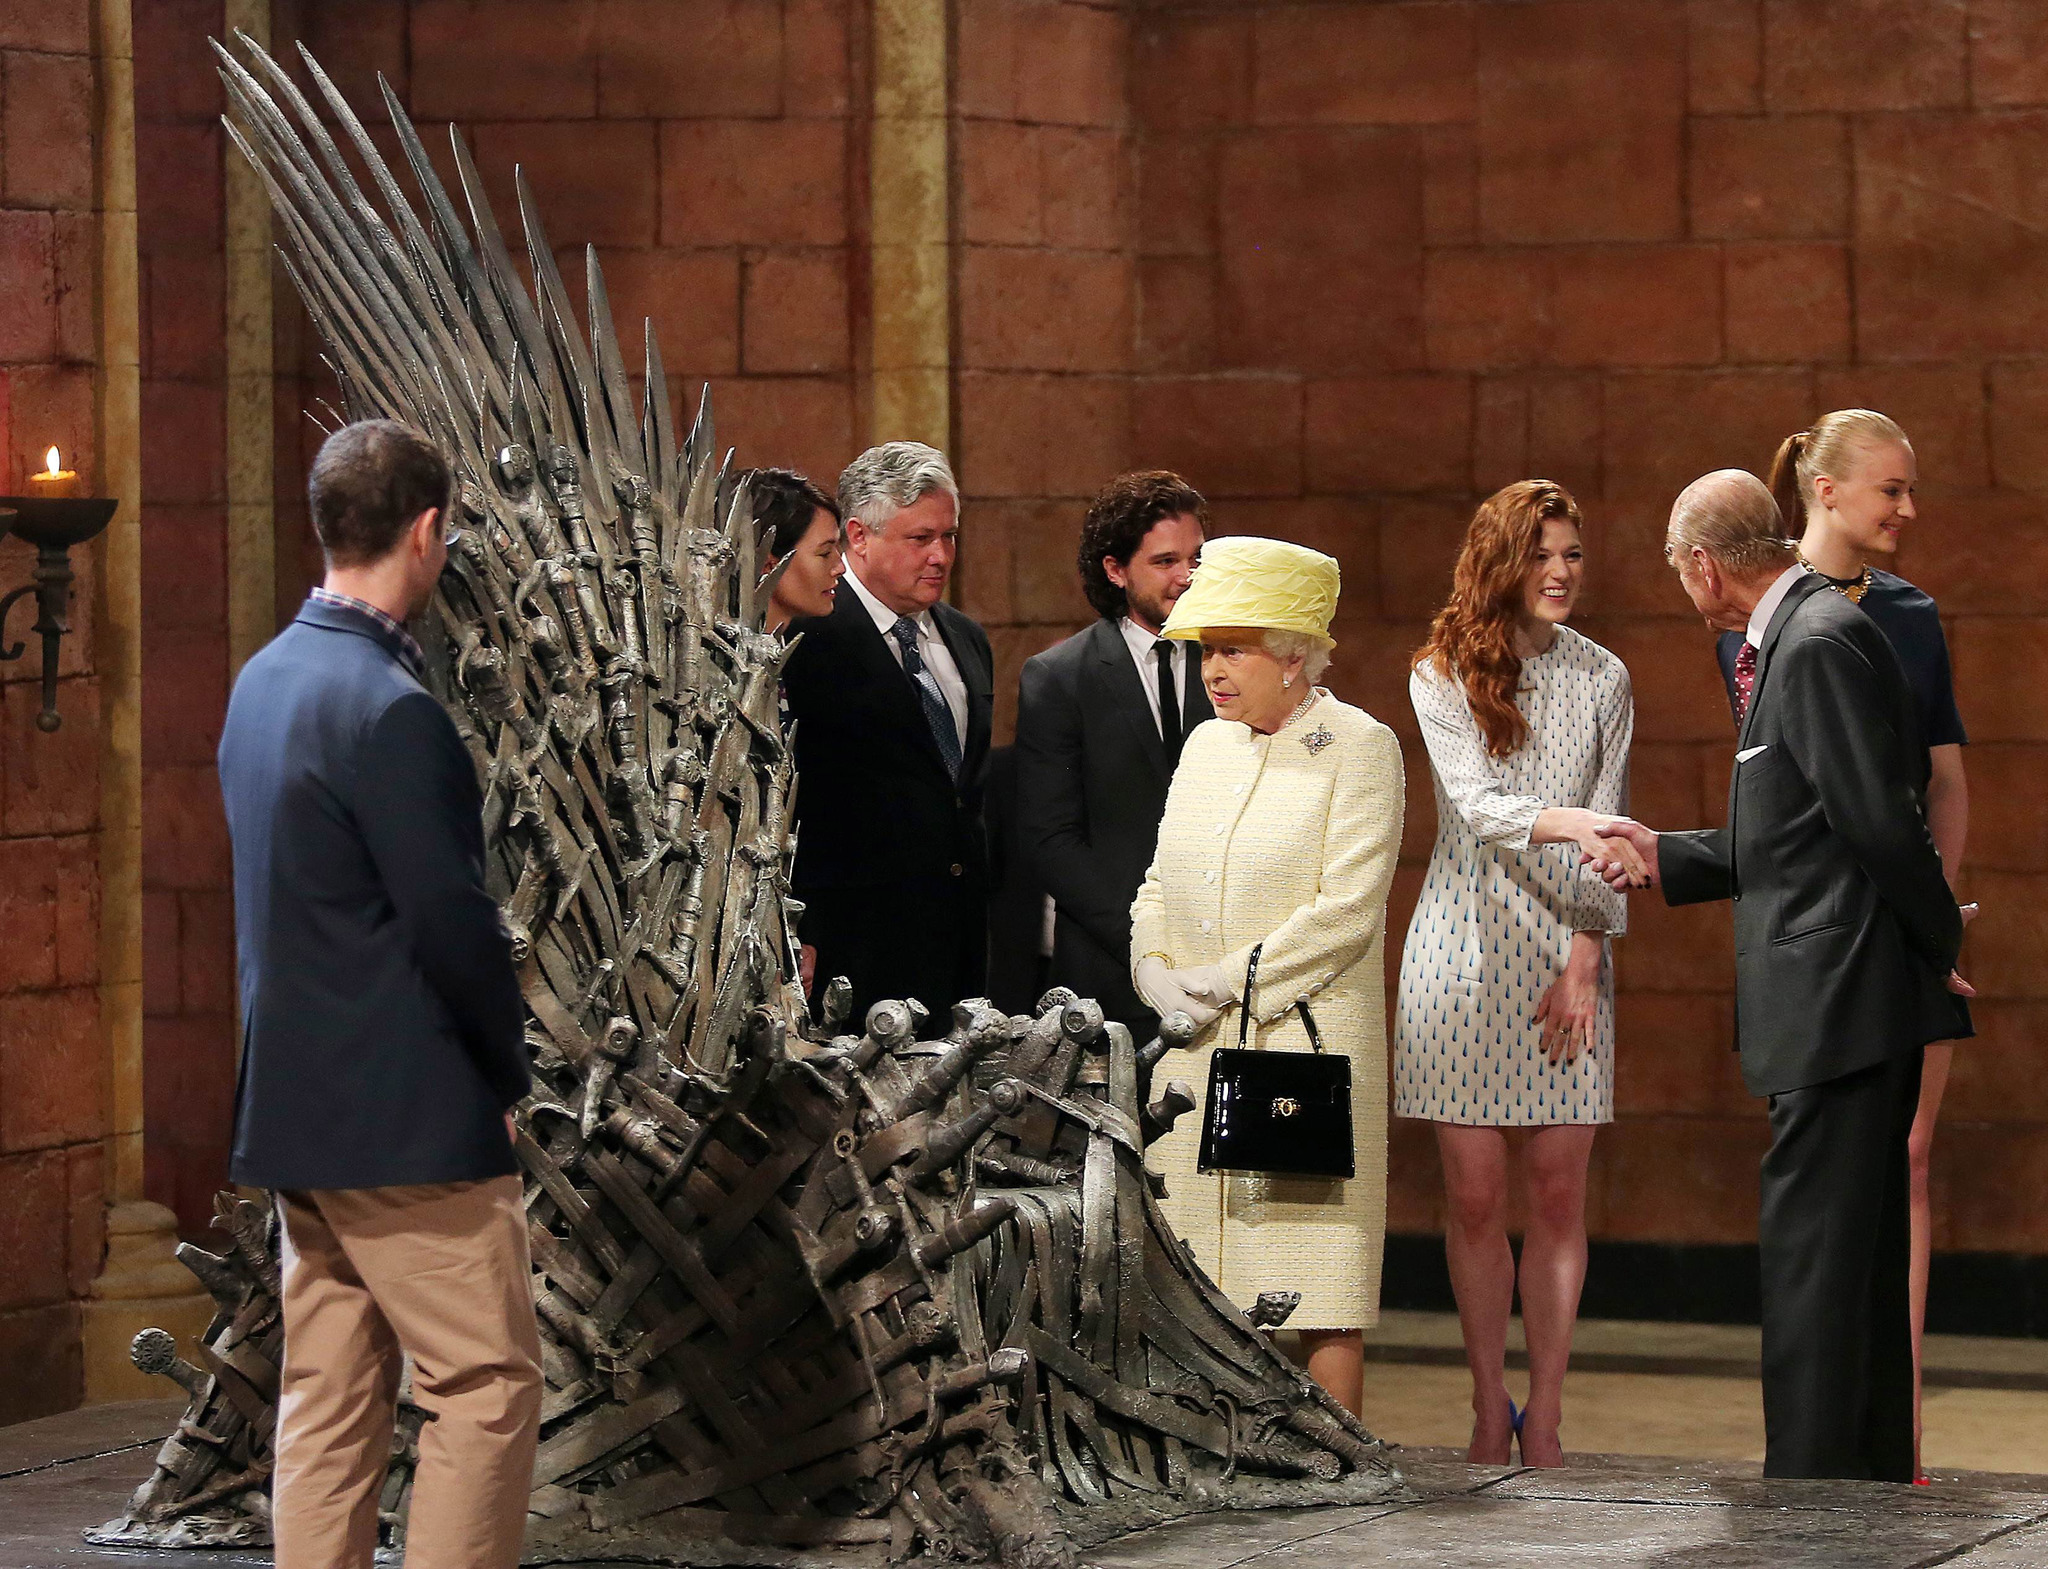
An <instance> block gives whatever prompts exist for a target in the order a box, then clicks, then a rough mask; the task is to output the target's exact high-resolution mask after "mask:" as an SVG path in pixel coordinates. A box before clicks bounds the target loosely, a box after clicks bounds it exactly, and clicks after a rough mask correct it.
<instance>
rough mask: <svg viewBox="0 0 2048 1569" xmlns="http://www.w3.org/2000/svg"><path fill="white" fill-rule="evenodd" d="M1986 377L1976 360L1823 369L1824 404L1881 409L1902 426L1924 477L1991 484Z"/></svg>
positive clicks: (1818, 386) (1819, 380) (1819, 381)
mask: <svg viewBox="0 0 2048 1569" xmlns="http://www.w3.org/2000/svg"><path fill="white" fill-rule="evenodd" d="M1984 386H1985V376H1984V372H1983V370H1982V369H1981V368H1980V367H1978V366H1975V365H1927V366H1921V365H1870V366H1857V367H1855V368H1854V369H1841V370H1822V371H1821V372H1819V374H1818V375H1817V376H1816V377H1815V390H1816V391H1817V393H1818V394H1819V403H1820V406H1821V407H1822V408H1824V409H1856V408H1862V409H1880V410H1882V411H1883V412H1884V413H1886V414H1889V415H1890V416H1891V417H1892V418H1893V419H1895V420H1897V421H1898V422H1899V424H1900V425H1901V426H1903V427H1904V429H1905V432H1906V437H1907V439H1908V440H1909V441H1911V442H1912V443H1913V455H1914V456H1915V457H1916V458H1917V459H1918V460H1919V465H1920V475H1921V478H1922V479H1923V481H1927V482H1931V483H1932V484H1934V485H1937V486H1944V487H1946V486H1958V487H1960V486H1970V485H1987V484H1989V483H1990V481H1991V461H1990V456H1989V453H1988V450H1987V444H1986V440H1985V425H1986V419H1985V396H1984Z"/></svg>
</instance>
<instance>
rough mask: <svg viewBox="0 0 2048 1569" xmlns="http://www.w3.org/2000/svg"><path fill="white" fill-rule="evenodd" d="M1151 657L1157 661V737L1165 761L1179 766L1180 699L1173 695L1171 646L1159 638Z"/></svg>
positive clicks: (1153, 647)
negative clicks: (1161, 744) (1163, 747)
mask: <svg viewBox="0 0 2048 1569" xmlns="http://www.w3.org/2000/svg"><path fill="white" fill-rule="evenodd" d="M1152 657H1153V658H1155V659H1157V660H1158V661H1159V735H1160V739H1161V740H1163V741H1165V742H1166V760H1167V762H1169V763H1171V764H1173V765H1174V766H1176V767H1178V766H1179V764H1180V743H1181V729H1182V726H1181V717H1180V699H1178V698H1177V697H1175V696H1174V695H1173V645H1172V644H1171V643H1169V642H1167V641H1166V639H1165V638H1163V637H1162V638H1161V639H1160V640H1159V641H1158V642H1156V643H1154V644H1153V645H1152Z"/></svg>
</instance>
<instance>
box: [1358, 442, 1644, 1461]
mask: <svg viewBox="0 0 2048 1569" xmlns="http://www.w3.org/2000/svg"><path fill="white" fill-rule="evenodd" d="M1584 574H1585V553H1584V549H1583V547H1582V545H1581V543H1580V538H1579V509H1578V506H1577V504H1576V503H1575V502H1573V500H1572V498H1571V497H1570V496H1569V495H1568V494H1567V493H1566V492H1565V490H1564V488H1563V487H1562V486H1560V485H1556V484H1553V483H1551V482H1550V481H1549V480H1522V481H1519V482H1518V483H1516V484H1513V485H1510V486H1508V487H1507V488H1506V489H1505V490H1502V491H1500V492H1499V493H1497V494H1496V495H1493V496H1491V497H1489V498H1488V499H1487V500H1486V501H1485V502H1483V503H1481V505H1480V507H1479V511H1478V513H1477V515H1476V516H1474V518H1473V519H1472V523H1471V527H1470V528H1469V529H1468V530H1467V532H1466V535H1465V545H1464V548H1463V550H1462V551H1461V552H1460V553H1459V556H1458V564H1457V567H1456V570H1455V572H1454V573H1453V576H1452V580H1451V581H1452V586H1451V598H1450V601H1449V603H1448V604H1446V605H1445V606H1444V608H1443V609H1442V610H1441V611H1439V612H1438V613H1437V617H1436V620H1435V622H1434V624H1433V625H1432V626H1431V627H1430V633H1429V640H1428V642H1426V643H1425V644H1424V645H1423V646H1422V649H1421V651H1420V652H1419V653H1418V654H1417V655H1416V657H1415V666H1414V669H1413V670H1412V671H1411V672H1410V674H1409V682H1408V690H1409V696H1410V698H1411V699H1412V701H1413V702H1414V704H1415V713H1416V717H1417V718H1418V719H1420V720H1421V722H1422V738H1423V741H1424V743H1425V744H1426V745H1427V746H1428V748H1429V761H1430V772H1431V773H1432V774H1433V775H1434V777H1435V782H1436V816H1437V829H1436V844H1435V847H1434V849H1433V850H1432V851H1431V854H1430V861H1429V874H1428V878H1427V880H1426V881H1425V883H1424V886H1423V890H1422V897H1421V899H1420V901H1419V902H1418V903H1417V905H1416V908H1415V916H1414V919H1413V920H1412V921H1411V922H1410V923H1409V927H1408V941H1407V946H1406V948H1405V949H1404V950H1403V953H1402V956H1401V980H1400V993H1399V995H1400V1006H1399V1008H1398V1009H1397V1010H1396V1013H1397V1018H1396V1023H1395V1035H1394V1114H1395V1115H1396V1116H1402V1117H1416V1118H1421V1119H1424V1120H1427V1121H1429V1122H1433V1123H1435V1124H1436V1141H1437V1150H1438V1153H1439V1155H1440V1156H1441V1158H1442V1161H1443V1170H1444V1187H1445V1194H1446V1198H1447V1200H1448V1202H1447V1205H1446V1210H1447V1213H1446V1218H1445V1226H1444V1233H1445V1236H1444V1241H1445V1251H1446V1253H1447V1254H1448V1256H1449V1262H1450V1272H1451V1287H1452V1290H1453V1291H1454V1292H1455V1293H1456V1295H1457V1299H1458V1317H1459V1321H1460V1323H1461V1325H1462V1327H1463V1329H1464V1335H1465V1360H1466V1364H1467V1365H1468V1366H1469V1367H1470V1369H1471V1371H1472V1413H1473V1424H1472V1443H1471V1448H1470V1450H1469V1451H1468V1455H1467V1458H1468V1459H1470V1460H1471V1461H1473V1462H1474V1463H1477V1464H1485V1465H1502V1464H1506V1463H1507V1461H1508V1459H1509V1456H1510V1451H1511V1448H1512V1446H1513V1444H1514V1442H1515V1440H1516V1439H1517V1438H1519V1439H1520V1441H1521V1449H1522V1463H1523V1464H1524V1465H1535V1466H1557V1465H1562V1464H1563V1463H1564V1452H1563V1449H1562V1447H1561V1445H1560V1443H1559V1440H1558V1423H1559V1421H1560V1418H1561V1415H1562V1410H1563V1398H1564V1374H1565V1366H1566V1363H1567V1362H1568V1361H1569V1359H1570V1356H1571V1341H1572V1327H1573V1324H1574V1322H1575V1320H1576V1319H1577V1317H1578V1307H1579V1289H1580V1287H1581V1285H1582V1284H1583V1283H1584V1281H1585V1274H1586V1163H1587V1160H1588V1158H1589V1157H1590V1156H1591V1154H1592V1150H1593V1134H1594V1130H1595V1129H1596V1128H1597V1127H1598V1125H1599V1124H1601V1123H1603V1122H1609V1121H1612V1120H1613V1116H1614V972H1613V967H1612V965H1611V964H1610V963H1609V962H1608V954H1607V940H1608V938H1609V937H1610V936H1618V935H1620V933H1621V932H1622V931H1623V930H1625V928H1626V924H1627V921H1626V916H1625V914H1624V910H1623V899H1622V895H1621V894H1620V893H1619V892H1617V891H1615V890H1613V889H1610V888H1609V887H1608V886H1607V885H1606V884H1605V883H1604V882H1602V881H1601V879H1600V878H1599V877H1597V876H1595V875H1594V874H1593V872H1592V870H1591V869H1590V868H1584V867H1582V866H1581V854H1582V852H1584V853H1589V854H1598V855H1600V856H1602V857H1603V858H1604V857H1606V856H1607V855H1608V854H1609V853H1610V852H1609V851H1608V850H1607V849H1606V848H1605V847H1606V846H1608V845H1611V844H1614V843H1617V842H1619V841H1615V840H1608V839H1602V838H1600V837H1599V830H1600V829H1601V828H1602V827H1604V826H1606V825H1609V824H1611V823H1612V822H1614V821H1615V820H1616V819H1617V817H1619V816H1620V814H1622V813H1623V812H1625V811H1626V810H1627V804H1628V803H1627V796H1628V750H1629V740H1630V737H1631V735H1632V733H1633V731H1634V727H1635V709H1634V704H1633V702H1632V700H1631V698H1630V694H1629V680H1628V672H1627V670H1625V669H1624V668H1623V667H1622V663H1621V661H1620V660H1619V659H1616V658H1615V657H1614V655H1612V654H1610V653H1609V652H1608V651H1607V650H1606V649H1604V648H1602V647H1600V646H1599V645H1598V644H1597V643H1594V642H1592V641H1591V640H1589V639H1587V638H1585V637H1582V636H1580V635H1579V634H1578V633H1576V632H1574V631H1572V630H1571V629H1570V628H1569V627H1567V626H1566V625H1565V624H1564V623H1565V622H1566V620H1568V619H1569V618H1570V616H1571V613H1572V608H1573V606H1574V604H1575V603H1576V602H1577V600H1578V597H1579V588H1580V584H1581V582H1582V581H1583V578H1584ZM1641 870H1642V868H1641V867H1640V865H1639V864H1638V865H1635V866H1632V867H1631V871H1632V872H1633V873H1636V874H1640V872H1641ZM1638 880H1640V881H1646V880H1647V879H1641V878H1638ZM1510 1128H1514V1129H1526V1130H1527V1137H1526V1138H1525V1139H1524V1140H1522V1142H1521V1149H1520V1156H1521V1167H1522V1175H1523V1179H1524V1182H1525V1185H1526V1187H1527V1198H1528V1206H1527V1207H1528V1215H1527V1228H1526V1233H1525V1235H1524V1237H1523V1242H1522V1264H1521V1281H1520V1283H1521V1291H1522V1319H1523V1324H1524V1327H1525V1329H1526V1331H1527V1334H1528V1344H1529V1399H1528V1408H1527V1410H1526V1411H1524V1412H1521V1413H1519V1414H1518V1413H1517V1412H1516V1410H1515V1406H1514V1402H1513V1401H1512V1400H1510V1399H1509V1398H1508V1391H1507V1383H1506V1377H1505V1367H1506V1355H1507V1326H1508V1316H1509V1313H1510V1311H1511V1309H1512V1306H1513V1302H1514V1295H1515V1286H1516V1274H1515V1259H1514V1254H1513V1252H1512V1251H1511V1250H1510V1248H1509V1246H1508V1234H1507V1192H1508V1166H1509V1146H1508V1137H1507V1130H1508V1129H1510Z"/></svg>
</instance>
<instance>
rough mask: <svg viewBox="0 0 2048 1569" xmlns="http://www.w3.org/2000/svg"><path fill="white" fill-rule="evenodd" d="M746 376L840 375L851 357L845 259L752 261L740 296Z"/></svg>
mask: <svg viewBox="0 0 2048 1569" xmlns="http://www.w3.org/2000/svg"><path fill="white" fill-rule="evenodd" d="M743 298H744V306H743V309H744V313H745V315H744V319H745V323H746V337H745V343H744V346H743V349H742V352H741V360H742V363H743V365H744V368H745V369H746V370H747V371H748V372H749V373H750V374H761V373H776V372H784V373H796V374H809V373H816V372H821V371H843V370H845V369H846V367H847V362H848V358H849V354H850V346H849V341H848V316H847V299H846V257H845V254H844V253H843V252H840V251H813V252H808V253H803V254H787V253H784V254H774V255H767V256H756V257H754V258H752V259H751V260H749V261H748V263H747V268H746V286H745V293H744V296H743Z"/></svg>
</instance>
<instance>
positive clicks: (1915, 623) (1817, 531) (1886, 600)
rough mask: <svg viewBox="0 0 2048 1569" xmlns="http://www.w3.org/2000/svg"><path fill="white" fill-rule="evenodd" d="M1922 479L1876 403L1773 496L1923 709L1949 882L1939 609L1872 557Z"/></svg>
mask: <svg viewBox="0 0 2048 1569" xmlns="http://www.w3.org/2000/svg"><path fill="white" fill-rule="evenodd" d="M1918 480H1919V467H1918V465H1917V463H1916V462H1915V460H1914V457H1913V447H1912V444H1911V443H1910V442H1908V441H1907V440H1906V433H1905V432H1904V431H1903V430H1901V429H1900V428H1899V426H1898V425H1897V423H1896V422H1895V421H1893V420H1892V419H1890V418H1889V417H1887V416H1886V415H1883V414H1880V413H1878V412H1877V411H1876V410H1874V409H1837V410H1836V411H1835V412H1834V413H1832V414H1823V415H1822V416H1821V417H1820V418H1819V419H1817V420H1815V421H1814V422H1813V424H1812V425H1811V426H1809V427H1808V428H1807V429H1805V430H1802V431H1796V432H1794V433H1793V434H1792V435H1790V436H1787V437H1786V438H1785V440H1784V441H1783V442H1782V443H1781V444H1780V445H1779V447H1778V452H1777V456H1776V457H1775V458H1774V459H1773V460H1772V462H1771V494H1772V495H1773V496H1774V497H1776V498H1777V502H1778V510H1779V512H1780V513H1781V514H1783V516H1784V519H1785V532H1786V534H1787V536H1788V537H1790V538H1792V539H1796V540H1798V541H1799V564H1800V565H1801V566H1803V567H1805V568H1806V569H1807V571H1809V572H1814V573H1818V574H1819V575H1820V576H1821V577H1822V578H1824V579H1826V581H1827V585H1828V587H1829V588H1831V589H1833V590H1834V591H1835V592H1836V593H1838V594H1840V595H1841V596H1842V597H1843V598H1845V599H1847V600H1849V601H1850V602H1851V603H1852V604H1854V605H1856V606H1857V607H1859V608H1860V609H1861V610H1862V611H1863V613H1864V614H1865V615H1867V616H1869V617H1870V619H1871V620H1873V621H1875V622H1876V623H1877V626H1878V630H1879V631H1881V632H1883V633H1884V635H1885V640H1886V641H1887V642H1889V643H1890V644H1891V645H1892V650H1893V652H1894V653H1896V654H1897V655H1898V656H1899V664H1900V666H1901V667H1903V669H1904V670H1905V672H1906V685H1907V686H1908V687H1909V688H1910V689H1911V691H1912V693H1913V706H1914V708H1915V710H1916V711H1917V712H1918V714H1919V716H1920V740H1921V742H1922V744H1923V745H1924V746H1925V747H1926V749H1927V752H1926V755H1927V781H1926V797H1927V829H1928V832H1929V833H1930V834H1932V835H1933V837H1934V848H1935V849H1936V850H1937V851H1938V852H1939V853H1940V855H1941V865H1942V870H1943V871H1944V872H1946V873H1947V874H1948V881H1949V886H1950V887H1951V888H1954V886H1955V883H1956V876H1957V874H1958V873H1959V872H1960V871H1961V870H1962V864H1963V841H1964V839H1965V838H1966V837H1967V836H1968V834H1969V830H1970V786H1969V781H1968V780H1967V779H1966V778H1965V777H1964V774H1963V747H1964V745H1965V744H1966V743H1967V742H1968V741H1969V737H1968V736H1967V735H1966V734H1965V733H1964V731H1963V716H1962V714H1961V712H1960V711H1959V710H1958V709H1957V707H1956V693H1955V684H1954V682H1953V680H1952V679H1951V677H1950V673H1949V661H1948V639H1947V638H1946V637H1944V636H1943V635H1942V630H1941V611H1940V610H1939V609H1938V608H1937V607H1936V605H1935V603H1934V601H1933V600H1932V599H1930V598H1929V597H1928V596H1927V595H1926V594H1924V593H1922V592H1921V591H1920V590H1919V589H1917V588H1915V587H1914V586H1913V585H1912V584H1911V583H1908V582H1907V581H1906V580H1905V579H1904V578H1902V577H1899V576H1896V575H1895V574H1893V573H1890V572H1885V571H1882V570H1880V569H1879V568H1878V567H1876V566H1875V565H1873V564H1872V563H1873V561H1874V560H1888V559H1890V558H1891V557H1892V556H1893V555H1894V554H1895V553H1896V552H1897V550H1898V548H1899V534H1900V532H1901V531H1902V530H1903V529H1904V528H1905V527H1906V526H1907V525H1908V524H1910V523H1913V522H1915V521H1917V519H1918V514H1917V512H1916V511H1915V510H1914V507H1913V489H1914V486H1915V484H1916V483H1917V482H1918ZM1742 644H1743V637H1742V634H1741V633H1740V632H1724V633H1723V634H1722V635H1721V639H1720V642H1719V644H1718V646H1717V650H1716V651H1717V652H1718V653H1719V655H1720V659H1721V674H1722V677H1723V679H1724V680H1725V681H1726V682H1727V684H1728V701H1729V705H1730V706H1731V707H1738V708H1739V703H1738V699H1737V697H1736V684H1735V682H1736V659H1737V657H1738V656H1739V655H1740V653H1741V651H1742ZM1963 908H1964V910H1965V913H1966V916H1967V915H1969V914H1974V913H1975V912H1976V906H1975V905H1974V904H1972V905H1965V906H1964V907H1963ZM1954 989H1955V988H1954V987H1951V990H1954ZM1962 995H1964V996H1968V995H1969V993H1968V992H1967V991H1964V992H1963V993H1962ZM1957 1006H1958V1008H1959V1010H1963V1018H1964V1021H1965V1028H1964V1030H1963V1034H1964V1035H1968V1034H1969V1033H1970V1029H1969V1027H1968V1022H1967V1021H1968V1017H1969V1016H1968V1012H1967V1008H1966V1005H1964V1004H1958V1005H1957ZM1954 1058H1955V1046H1954V1044H1953V1043H1952V1042H1950V1041H1936V1042H1933V1043H1932V1044H1930V1045H1929V1046H1928V1047H1927V1051H1926V1057H1925V1059H1924V1061H1923V1063H1922V1066H1921V1070H1920V1105H1919V1108H1918V1110H1917V1111H1916V1112H1915V1113H1914V1117H1913V1130H1912V1132H1911V1133H1910V1134H1909V1135H1908V1136H1907V1140H1906V1155H1907V1217H1908V1233H1909V1237H1910V1244H1911V1251H1910V1252H1909V1254H1908V1266H1907V1282H1908V1292H1909V1300H1910V1313H1911V1320H1912V1326H1913V1452H1914V1475H1915V1477H1916V1478H1917V1479H1918V1480H1920V1481H1925V1480H1926V1476H1925V1474H1924V1473H1922V1472H1921V1471H1920V1468H1919V1463H1918V1462H1919V1450H1920V1341H1921V1336H1922V1333H1923V1331H1924V1330H1925V1328H1926V1324H1927V1274H1928V1269H1929V1266H1930V1264H1931V1262H1932V1257H1933V1251H1934V1240H1933V1238H1934V1222H1933V1208H1932V1205H1931V1202H1930V1200H1929V1197H1928V1190H1927V1172H1928V1159H1929V1156H1930V1154H1931V1152H1932V1150H1933V1147H1934V1124H1935V1119H1936V1118H1937V1117H1939V1116H1940V1115H1941V1097H1942V1093H1943V1091H1945V1090H1946V1089H1947V1088H1948V1074H1949V1067H1950V1064H1951V1063H1952V1062H1953V1060H1954Z"/></svg>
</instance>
